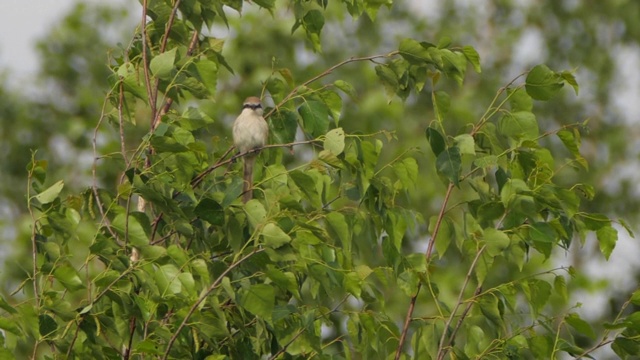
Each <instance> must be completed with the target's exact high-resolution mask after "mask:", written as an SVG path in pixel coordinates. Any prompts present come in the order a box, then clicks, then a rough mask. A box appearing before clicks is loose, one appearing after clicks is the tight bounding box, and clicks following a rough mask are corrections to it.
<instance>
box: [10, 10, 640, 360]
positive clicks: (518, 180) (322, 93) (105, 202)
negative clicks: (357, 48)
mask: <svg viewBox="0 0 640 360" xmlns="http://www.w3.org/2000/svg"><path fill="white" fill-rule="evenodd" d="M223 5H224V6H227V7H228V8H227V9H225V8H224V7H223ZM340 5H342V6H344V9H346V12H347V13H348V14H349V15H350V16H351V17H367V18H368V19H369V20H370V21H376V17H377V15H378V12H379V11H380V8H381V6H382V5H386V6H391V5H392V3H391V1H388V2H385V1H359V0H355V1H343V2H342V4H340ZM229 8H231V9H233V10H235V11H237V12H238V13H240V12H250V11H255V8H260V9H261V11H263V12H266V13H270V14H278V15H276V16H280V14H281V13H286V14H287V16H293V17H294V19H293V21H292V22H293V25H292V28H291V31H292V33H293V34H291V35H290V36H291V37H292V38H294V37H296V36H303V37H304V39H305V41H307V42H308V46H309V47H310V48H311V49H313V50H314V51H317V52H321V51H322V50H323V46H322V44H323V43H322V41H321V39H322V35H323V30H325V24H326V23H327V22H328V19H330V16H332V15H333V14H334V13H335V9H333V8H331V6H329V5H328V4H327V2H326V1H316V2H308V1H295V2H294V3H293V4H292V5H291V8H292V11H291V12H290V13H289V12H284V10H285V9H284V5H280V4H276V3H275V2H274V1H268V0H261V1H254V4H249V3H242V2H241V1H225V2H222V1H191V2H184V3H183V2H180V1H175V2H168V1H161V0H149V1H143V12H144V14H146V16H143V18H145V19H146V20H147V21H145V22H144V23H143V24H141V25H140V27H139V33H137V34H135V36H134V37H133V40H132V42H131V44H130V46H129V47H128V48H127V49H126V50H125V52H124V54H123V55H122V56H121V57H117V58H115V59H114V62H113V63H112V64H111V75H110V77H109V80H110V86H111V88H110V91H109V92H108V94H107V96H106V98H105V104H104V110H103V111H102V116H101V117H100V119H99V121H98V122H97V124H96V129H95V133H96V134H98V133H99V132H100V131H108V130H105V128H107V129H110V130H112V131H113V133H114V134H115V135H117V136H115V138H117V139H118V140H119V141H120V143H119V149H118V150H117V151H113V152H110V153H99V149H98V147H97V145H94V152H95V154H94V158H95V163H94V169H93V170H94V175H93V177H94V178H93V180H94V181H93V185H92V186H91V187H90V188H89V189H86V190H85V191H82V192H74V191H66V185H65V184H66V182H67V181H68V179H58V178H54V179H51V178H50V176H49V175H48V173H49V172H50V169H48V163H47V162H46V161H44V160H42V159H40V158H39V157H38V156H37V154H35V153H34V154H32V156H31V161H30V163H29V164H28V166H27V170H28V184H29V185H28V193H27V194H26V197H27V206H28V209H29V213H30V216H31V230H32V233H31V235H30V243H31V255H32V259H31V260H32V263H31V264H28V265H23V266H24V268H23V270H24V271H25V274H24V275H23V278H22V279H21V283H20V285H18V287H17V290H15V291H14V292H13V294H11V295H10V296H5V297H3V298H0V308H2V310H3V317H2V318H0V328H2V329H3V331H4V333H3V337H2V338H1V339H2V341H1V342H0V343H1V344H2V345H3V347H2V348H1V350H0V351H1V352H2V355H3V358H4V357H6V358H11V357H15V358H20V357H24V356H27V355H31V356H32V357H34V358H95V359H111V358H114V359H115V358H125V359H129V358H142V357H146V358H149V357H152V358H162V359H167V358H178V359H182V358H197V359H205V358H206V359H224V358H232V359H260V358H273V359H275V358H280V357H283V358H311V357H321V358H336V359H343V358H346V359H351V358H390V357H395V358H396V359H399V358H408V357H415V358H420V359H422V358H437V359H443V358H462V359H465V358H483V357H495V358H508V359H518V358H556V357H558V356H560V354H569V355H571V356H576V357H579V356H590V354H592V353H593V352H594V351H595V350H596V349H598V348H600V347H603V346H605V345H609V344H611V347H612V349H613V351H615V352H616V354H618V355H619V356H620V357H626V356H630V355H634V354H635V353H637V347H638V346H639V344H638V338H637V332H638V331H639V330H640V329H639V323H638V321H637V320H636V318H637V317H638V313H637V312H632V313H628V312H627V310H628V309H629V308H630V305H631V304H635V305H638V303H639V302H640V296H638V293H637V291H636V292H635V293H634V294H632V295H631V297H630V298H629V300H628V301H627V302H626V303H625V304H623V305H622V306H621V307H620V309H618V310H619V314H618V316H617V317H616V318H615V320H614V321H613V322H611V323H610V324H606V325H605V329H604V330H602V331H600V329H594V328H593V327H592V326H591V325H590V324H589V323H587V322H586V321H585V320H583V319H581V318H580V316H579V315H578V313H577V312H576V311H575V310H574V309H573V308H572V306H573V304H570V303H569V298H568V293H569V287H570V286H571V285H572V279H573V276H575V270H574V269H572V268H566V269H565V268H561V269H545V270H542V271H540V270H539V267H540V263H544V261H545V260H547V259H549V258H550V256H551V255H552V254H553V252H554V251H557V250H562V249H566V248H568V247H569V246H570V244H571V243H572V242H574V241H579V242H581V243H583V242H584V241H585V238H586V237H587V236H588V234H590V233H593V234H595V236H596V237H597V239H598V244H599V248H600V251H601V253H602V254H603V255H604V257H605V258H608V257H609V256H610V254H611V252H612V250H613V248H614V246H615V244H616V241H617V236H618V233H617V230H616V227H614V226H613V221H612V220H611V219H610V218H609V217H607V216H606V215H603V214H600V213H597V212H591V211H586V210H584V205H583V203H584V202H585V200H587V201H588V200H591V199H593V197H594V194H595V189H593V188H592V187H591V186H590V185H589V184H587V183H582V182H578V181H574V182H570V183H567V181H566V180H565V181H562V182H561V181H559V180H558V179H559V178H561V177H562V176H563V175H564V174H565V173H567V172H570V171H573V169H574V168H575V169H579V170H580V171H587V170H588V165H587V161H586V159H585V158H584V157H583V156H582V155H581V153H580V148H581V146H580V145H581V139H582V134H583V131H584V128H585V126H586V123H585V122H580V123H573V124H565V125H562V126H559V127H558V128H556V129H552V130H544V129H540V121H539V120H538V119H537V117H536V113H534V104H537V102H534V101H551V102H553V101H554V100H556V98H557V97H558V96H559V94H560V93H561V91H562V89H563V88H565V87H567V86H566V85H569V86H570V87H572V88H573V89H574V90H575V92H576V93H577V91H578V84H577V82H576V80H575V78H574V75H573V73H572V72H571V71H555V70H552V69H550V68H549V67H548V66H546V65H536V66H534V67H533V68H532V69H531V70H529V71H527V72H525V73H522V74H521V75H519V76H517V77H516V78H514V79H512V80H511V81H510V82H508V83H507V84H504V85H503V86H501V87H500V89H498V90H497V92H496V93H495V96H494V97H493V98H492V99H491V101H490V103H489V104H488V105H486V106H485V109H483V111H482V112H481V113H480V114H479V115H476V116H475V117H474V118H473V120H472V121H468V122H465V123H463V124H462V126H453V124H455V119H454V118H455V116H456V114H457V112H456V111H459V110H456V109H454V106H453V105H452V103H455V101H456V98H455V96H453V95H455V91H453V90H450V89H452V88H455V87H456V86H458V87H465V86H467V85H466V83H465V80H467V79H468V78H469V77H470V76H471V75H470V74H469V72H471V71H475V73H476V74H475V75H473V76H481V75H480V73H481V70H482V68H481V61H480V57H479V55H478V53H477V52H476V50H475V49H474V48H473V47H472V46H468V45H467V46H458V45H456V44H455V42H454V41H453V40H451V39H449V38H446V37H443V38H441V39H439V40H438V41H433V42H429V41H425V40H423V39H412V38H404V39H401V40H399V41H398V42H397V44H396V46H395V47H396V48H397V49H396V50H392V51H389V50H388V49H387V50H386V51H384V52H382V54H381V55H373V54H369V55H365V56H359V57H355V56H354V57H349V58H348V59H345V60H344V61H341V62H337V63H335V64H333V65H332V66H330V67H328V68H327V69H326V70H324V71H321V72H318V73H312V74H304V71H300V70H299V69H289V68H285V67H278V66H274V67H273V69H271V70H272V71H271V72H267V73H266V75H265V76H264V77H263V78H262V79H261V80H262V84H263V89H262V93H263V95H264V94H268V95H269V97H270V98H271V99H272V100H273V101H274V106H273V107H271V108H269V109H268V110H267V112H266V115H265V117H266V118H267V120H268V121H269V125H270V130H271V143H272V145H268V146H266V147H265V149H263V151H262V153H261V155H260V156H259V160H258V161H261V164H262V166H261V167H257V169H259V170H258V171H257V174H256V175H255V176H256V178H255V189H254V199H253V200H251V201H249V202H248V203H246V204H242V203H241V202H240V200H239V196H240V195H241V191H242V177H241V175H240V174H239V172H240V167H239V166H237V165H235V162H236V160H238V161H241V156H240V155H231V156H230V155H229V154H230V153H231V151H230V147H229V146H230V142H229V141H228V140H227V139H226V138H225V137H224V136H221V135H217V136H214V139H213V140H214V141H212V142H209V141H205V140H203V139H202V137H203V134H204V133H206V132H207V131H208V129H216V130H215V131H225V130H224V129H225V123H224V121H214V117H213V116H211V109H212V108H215V107H216V106H217V103H213V101H212V100H211V99H213V98H214V97H215V96H216V91H217V90H218V79H220V78H223V77H224V76H226V75H224V72H225V71H227V72H230V73H236V72H237V73H240V74H241V73H242V71H244V69H238V68H236V67H235V66H233V64H235V62H233V61H228V60H227V58H226V57H225V56H223V49H224V46H226V44H225V41H223V40H222V39H217V38H215V37H213V36H209V35H205V34H206V33H207V32H206V31H205V30H206V29H207V28H209V27H211V26H212V24H214V23H215V22H216V21H222V22H223V23H226V24H228V23H229V22H230V21H232V20H231V15H230V14H229V12H231V11H230V10H229ZM344 11H345V10H342V8H341V11H340V12H344ZM147 16H148V18H147ZM342 16H345V15H342ZM428 40H430V39H428ZM247 51H249V50H247ZM369 63H375V66H373V67H367V66H366V65H368V64H369ZM347 66H350V67H360V68H364V70H363V71H364V72H369V73H371V74H375V75H376V76H377V79H378V81H379V82H380V85H381V87H380V88H381V89H384V92H385V94H386V96H387V99H388V101H389V102H394V103H398V102H400V103H401V102H404V101H409V100H410V99H411V97H412V96H416V97H417V96H420V95H421V94H427V95H428V96H429V98H430V100H431V107H432V109H433V117H432V119H426V118H423V119H420V120H419V121H421V122H422V131H424V133H425V137H424V138H422V148H430V152H429V151H422V150H420V149H419V148H415V147H412V146H409V145H404V138H403V137H402V136H401V132H400V130H399V131H398V132H394V131H390V130H385V129H382V128H380V129H376V130H375V131H366V130H365V129H359V128H358V126H357V124H358V122H357V121H351V120H354V119H355V120H357V119H358V118H357V117H355V118H348V119H346V118H345V115H344V114H345V108H346V107H347V106H346V105H351V104H355V103H357V101H358V96H359V92H358V86H357V84H354V83H351V82H349V81H348V80H346V79H345V78H340V77H338V78H336V79H332V78H331V76H333V75H334V74H335V72H337V71H338V70H340V69H342V68H344V67H347ZM294 73H296V74H298V76H295V77H294V76H293V74H294ZM301 74H302V75H306V76H305V77H304V80H302V81H300V80H296V79H298V78H299V76H300V75H301ZM238 76H241V75H238ZM389 106H391V105H389ZM141 109H143V110H141ZM350 114H351V115H353V116H356V115H354V112H351V113H350ZM347 120H349V122H350V123H349V124H347ZM354 123H355V124H354ZM141 124H145V125H144V126H146V127H147V129H148V131H147V132H146V133H145V135H144V136H142V137H138V136H137V133H136V132H134V131H130V129H132V128H133V127H134V126H141ZM351 129H353V130H351ZM297 134H300V135H297ZM94 136H97V135H94ZM556 138H557V141H558V143H559V144H562V145H563V146H564V147H565V148H566V153H567V154H569V157H568V158H566V159H565V158H562V157H559V156H557V155H556V154H555V153H553V152H552V150H553V149H552V148H551V147H550V146H547V145H545V144H547V141H548V140H549V139H556ZM95 140H96V139H95V138H94V144H96V143H97V141H95ZM136 140H138V141H137V142H136ZM132 144H133V145H132ZM392 146H393V147H394V148H400V149H401V151H399V152H397V153H396V152H394V153H393V154H392V155H391V156H390V155H389V154H388V153H385V152H386V151H387V150H386V149H387V148H390V147H392ZM288 149H295V151H296V152H297V154H298V155H299V156H293V155H291V154H289V151H288ZM104 163H109V165H111V166H116V167H117V168H118V170H119V174H121V175H120V176H118V177H117V180H115V181H114V182H115V183H116V184H113V182H106V181H101V180H103V178H102V176H103V175H101V174H100V171H101V169H102V168H104V167H105V164H104ZM421 167H422V168H423V169H422V171H421V169H420V168H421ZM112 184H113V185H112ZM426 186H433V187H436V188H437V189H440V190H441V192H440V194H439V206H438V210H437V211H435V212H434V213H435V214H434V215H431V213H428V212H422V211H421V210H422V208H420V210H418V207H417V206H414V204H412V201H411V197H412V194H413V193H414V192H416V191H418V189H420V188H421V187H426ZM622 225H624V223H622ZM419 246H421V247H422V249H424V251H423V250H422V249H419V248H418V247H419ZM403 320H404V321H403Z"/></svg>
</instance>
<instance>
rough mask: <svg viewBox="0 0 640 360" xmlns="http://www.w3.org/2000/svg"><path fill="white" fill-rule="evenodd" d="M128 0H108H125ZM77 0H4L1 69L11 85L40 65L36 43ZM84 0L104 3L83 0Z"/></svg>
mask: <svg viewBox="0 0 640 360" xmlns="http://www.w3.org/2000/svg"><path fill="white" fill-rule="evenodd" d="M126 1H127V0H109V3H112V4H117V3H124V2H126ZM128 1H130V0H128ZM76 2H77V0H30V1H25V0H2V5H3V6H2V11H0V71H2V72H8V75H9V82H10V84H16V83H18V82H19V81H20V80H22V79H24V80H26V79H27V78H28V77H29V76H30V74H31V73H33V72H34V71H35V70H36V69H37V68H38V58H37V57H36V54H35V51H34V48H35V42H36V40H38V39H39V38H41V37H43V36H44V35H45V34H46V32H47V31H48V30H49V29H50V28H51V26H53V25H54V24H55V23H56V22H57V21H59V20H60V18H61V17H62V16H63V15H64V14H66V13H67V12H68V11H69V10H70V9H71V8H72V7H73V4H75V3H76ZM84 2H95V3H98V2H102V3H105V2H104V1H100V0H84Z"/></svg>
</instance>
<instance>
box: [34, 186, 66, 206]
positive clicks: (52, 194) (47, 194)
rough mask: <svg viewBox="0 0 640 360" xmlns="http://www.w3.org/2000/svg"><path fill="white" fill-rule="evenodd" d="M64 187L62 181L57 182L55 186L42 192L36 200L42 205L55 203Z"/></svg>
mask: <svg viewBox="0 0 640 360" xmlns="http://www.w3.org/2000/svg"><path fill="white" fill-rule="evenodd" d="M63 187H64V182H63V181H62V180H60V181H58V182H56V183H55V184H53V185H51V186H49V187H48V188H47V189H46V190H44V191H42V192H41V193H39V194H38V195H36V196H35V198H36V200H38V201H39V202H40V203H41V204H49V203H50V202H53V201H54V200H55V199H56V198H57V197H58V195H60V192H61V191H62V188H63Z"/></svg>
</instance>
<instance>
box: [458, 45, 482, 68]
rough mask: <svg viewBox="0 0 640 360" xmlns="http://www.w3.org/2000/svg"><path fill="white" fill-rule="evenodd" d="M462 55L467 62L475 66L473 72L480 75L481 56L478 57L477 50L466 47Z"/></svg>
mask: <svg viewBox="0 0 640 360" xmlns="http://www.w3.org/2000/svg"><path fill="white" fill-rule="evenodd" d="M462 53H463V54H464V56H465V57H466V58H467V61H468V62H469V63H470V64H471V65H472V66H473V70H475V71H476V72H477V73H478V74H480V73H481V72H482V68H481V67H480V55H478V52H477V51H476V49H474V48H473V47H471V46H469V45H466V46H463V47H462Z"/></svg>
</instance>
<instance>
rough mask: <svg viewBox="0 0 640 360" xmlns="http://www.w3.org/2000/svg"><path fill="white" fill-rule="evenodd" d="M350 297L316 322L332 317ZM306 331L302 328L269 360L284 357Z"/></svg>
mask: <svg viewBox="0 0 640 360" xmlns="http://www.w3.org/2000/svg"><path fill="white" fill-rule="evenodd" d="M349 296H351V295H347V296H345V297H344V299H342V301H340V302H339V303H338V305H336V306H334V307H333V309H331V310H330V311H329V312H328V313H326V314H322V315H318V316H316V318H315V320H319V319H322V318H323V317H325V316H327V315H331V314H333V313H334V312H336V311H337V310H338V308H339V307H340V306H342V304H344V302H345V301H347V299H348V298H349ZM305 331H306V328H302V329H300V330H298V332H297V333H296V334H295V335H294V336H293V337H292V338H291V340H289V341H288V342H287V343H286V344H284V346H283V347H282V348H281V349H280V350H278V352H277V353H275V354H273V355H272V356H271V357H269V360H275V359H277V358H278V356H280V355H282V354H283V353H284V352H285V351H287V349H288V348H289V346H291V344H293V342H294V341H296V339H297V338H299V337H300V335H302V334H304V332H305Z"/></svg>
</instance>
